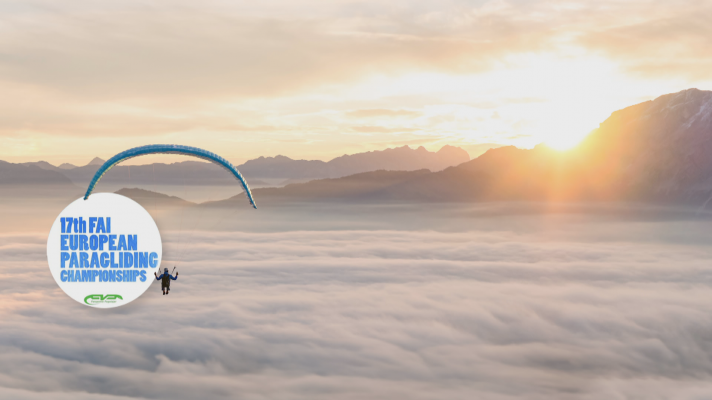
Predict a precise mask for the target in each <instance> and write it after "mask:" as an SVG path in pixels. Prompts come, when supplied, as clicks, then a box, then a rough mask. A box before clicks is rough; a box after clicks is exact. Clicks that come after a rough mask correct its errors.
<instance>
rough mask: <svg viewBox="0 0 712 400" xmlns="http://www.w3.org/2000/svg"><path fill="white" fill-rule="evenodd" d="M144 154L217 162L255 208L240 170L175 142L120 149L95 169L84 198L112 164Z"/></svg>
mask: <svg viewBox="0 0 712 400" xmlns="http://www.w3.org/2000/svg"><path fill="white" fill-rule="evenodd" d="M145 154H180V155H184V156H193V157H198V158H202V159H203V160H207V161H210V162H213V163H215V164H218V165H220V166H221V167H223V168H225V169H226V170H228V171H229V172H230V173H231V174H233V175H234V176H235V178H237V180H238V181H240V183H241V184H242V188H243V189H245V193H246V194H247V198H248V199H249V200H250V204H252V207H254V208H257V205H256V204H255V200H254V199H253V198H252V192H251V191H250V187H249V186H247V182H246V181H245V178H243V176H242V174H241V173H240V171H238V170H237V168H235V167H234V166H233V165H232V164H231V163H230V162H229V161H228V160H226V159H224V158H222V157H220V156H219V155H217V154H215V153H211V152H209V151H207V150H203V149H199V148H197V147H190V146H181V145H177V144H150V145H148V146H141V147H134V148H133V149H129V150H126V151H122V152H121V153H119V154H117V155H115V156H113V157H111V158H110V159H109V160H108V161H106V162H105V163H104V165H102V166H101V168H99V170H98V171H96V174H94V178H93V179H92V180H91V183H89V187H88V188H87V193H86V194H85V195H84V200H86V199H88V198H89V195H90V194H91V192H92V191H93V190H94V186H96V184H97V183H98V182H99V180H100V179H101V177H102V176H104V174H105V173H106V172H107V171H109V170H110V169H111V168H112V167H113V166H114V165H116V164H118V163H120V162H122V161H124V160H128V159H129V158H134V157H138V156H142V155H145Z"/></svg>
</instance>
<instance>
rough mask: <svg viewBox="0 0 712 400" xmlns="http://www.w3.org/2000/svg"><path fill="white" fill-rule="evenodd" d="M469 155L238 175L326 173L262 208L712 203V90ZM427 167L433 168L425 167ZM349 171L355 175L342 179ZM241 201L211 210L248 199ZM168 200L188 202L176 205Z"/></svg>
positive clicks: (272, 190) (193, 167) (390, 158)
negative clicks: (538, 140) (548, 142)
mask: <svg viewBox="0 0 712 400" xmlns="http://www.w3.org/2000/svg"><path fill="white" fill-rule="evenodd" d="M463 152H464V151H462V150H461V149H457V148H453V147H450V146H446V147H444V148H443V149H441V150H440V151H439V152H437V153H432V152H428V151H427V150H425V149H423V148H419V149H410V148H407V147H405V148H397V149H389V150H384V151H380V152H369V153H361V154H356V155H352V156H343V157H339V158H336V159H334V160H331V161H329V162H321V161H304V160H291V159H289V158H287V157H281V156H278V157H271V158H264V157H261V158H258V159H255V160H251V161H248V162H247V163H244V164H242V165H241V166H240V169H242V170H243V171H245V175H247V176H248V179H250V178H249V176H250V175H248V174H252V176H253V177H258V176H261V177H264V178H265V179H267V178H270V179H271V178H275V177H281V178H287V179H300V178H305V179H309V178H307V177H314V176H316V177H319V176H320V175H319V174H323V175H321V176H324V175H325V176H328V178H325V179H314V180H311V181H309V182H306V183H295V184H288V185H286V186H284V187H267V188H257V189H255V190H254V195H255V198H256V199H257V202H258V204H260V202H261V201H263V202H281V201H315V200H319V201H343V202H349V201H358V202H477V201H554V202H570V201H573V202H581V201H584V202H587V201H629V202H653V203H672V204H678V205H689V206H694V207H699V206H701V205H708V206H710V205H712V92H710V91H702V90H698V89H688V90H684V91H681V92H678V93H673V94H668V95H664V96H660V97H658V98H656V99H655V100H651V101H646V102H644V103H640V104H636V105H633V106H631V107H627V108H625V109H622V110H619V111H616V112H614V113H612V114H611V116H610V117H609V118H608V119H606V120H605V121H603V122H602V123H601V124H600V126H599V127H598V128H597V129H595V130H594V131H592V132H591V133H590V134H589V135H588V136H587V137H586V138H585V139H584V140H583V141H582V142H581V144H580V145H579V146H577V147H576V148H574V149H572V150H569V151H564V152H561V151H556V150H553V149H551V148H548V147H546V146H544V145H539V146H536V147H534V148H533V149H518V148H516V147H513V146H507V147H500V148H495V149H490V150H488V151H487V152H486V153H484V154H483V155H481V156H479V157H477V158H476V159H474V160H466V158H469V157H468V156H467V154H466V153H465V154H462V153H463ZM439 155H440V156H439ZM439 157H441V158H439ZM434 160H440V161H437V162H436V161H434ZM442 160H449V162H450V163H451V164H455V163H458V162H459V161H461V160H465V161H464V162H461V163H458V164H457V165H454V166H450V167H447V168H445V169H442V170H437V169H438V168H439V167H442V166H443V165H446V164H447V162H446V161H442ZM101 162H102V160H95V162H93V164H94V165H89V166H84V167H76V168H71V169H69V167H67V166H65V168H60V167H54V166H51V165H49V164H47V163H43V162H39V163H26V164H24V165H20V164H10V163H5V162H0V184H18V183H22V182H26V181H25V178H26V177H30V178H31V179H30V181H32V182H37V183H42V182H45V183H47V182H54V183H55V184H58V185H70V186H71V187H74V188H75V189H76V187H77V186H76V185H74V184H73V183H72V182H78V181H81V180H84V179H85V180H87V181H88V179H90V177H91V175H93V171H96V169H97V168H98V164H101ZM438 163H439V164H438ZM424 164H425V166H427V167H429V168H425V167H422V166H423V165H424ZM364 165H367V166H369V167H370V168H381V169H379V170H376V171H368V172H359V169H360V168H366V167H364ZM418 167H422V168H418ZM122 168H123V169H122ZM211 168H217V167H214V166H213V165H212V164H207V163H201V162H193V161H187V162H183V163H175V164H168V165H167V164H152V165H147V166H131V167H122V166H119V167H117V168H115V169H113V170H112V171H111V172H110V173H114V175H115V177H114V178H111V179H115V180H116V181H117V182H122V181H121V179H124V178H122V176H123V175H125V176H126V177H127V178H128V175H129V174H131V177H132V179H136V181H138V182H143V181H147V182H149V183H150V182H152V181H153V179H161V180H169V181H170V180H172V181H173V182H180V181H181V180H182V179H186V181H188V182H195V181H197V180H201V179H206V180H208V181H209V182H211V183H212V182H214V183H219V182H221V181H220V180H218V178H215V179H216V180H214V181H210V180H209V178H207V176H208V175H210V176H213V175H221V176H225V175H226V174H220V173H217V174H216V173H213V172H214V171H212V170H211ZM408 169H410V170H408ZM154 170H155V172H154ZM351 172H357V173H354V174H351V175H347V176H342V177H338V175H339V174H349V173H351ZM71 173H75V174H76V175H72V174H71ZM80 173H81V174H86V175H81V174H80ZM108 176H109V175H108V174H107V177H108ZM332 176H336V177H332ZM149 177H150V178H149ZM154 177H155V178H154ZM104 179H106V178H104ZM220 179H223V178H220ZM224 179H227V181H226V183H228V182H229V184H234V182H233V181H232V180H231V178H229V177H226V178H224ZM125 182H129V180H128V179H127V180H126V181H125ZM131 182H135V181H131ZM202 183H206V182H202ZM126 195H129V196H133V195H136V196H140V197H145V198H148V197H150V198H151V201H153V202H158V201H162V200H161V198H160V196H156V195H154V194H147V193H141V192H136V193H133V192H126ZM147 196H148V197H147ZM240 196H242V195H238V196H235V197H234V198H231V199H228V200H224V201H221V202H220V201H219V202H212V203H210V205H211V206H221V205H228V204H232V203H234V202H236V201H243V200H244V199H240ZM170 201H171V202H172V203H173V204H176V205H180V204H183V203H181V202H180V199H175V198H172V199H170ZM185 205H190V204H189V203H185Z"/></svg>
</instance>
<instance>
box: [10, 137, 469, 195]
mask: <svg viewBox="0 0 712 400" xmlns="http://www.w3.org/2000/svg"><path fill="white" fill-rule="evenodd" d="M469 160H470V156H469V154H468V153H467V152H466V151H465V150H463V149H461V148H459V147H453V146H444V147H442V148H441V149H440V150H439V151H437V152H431V151H428V150H426V149H425V148H424V147H422V146H421V147H419V148H417V149H411V148H410V147H408V146H403V147H398V148H393V149H385V150H381V151H370V152H366V153H357V154H352V155H343V156H341V157H337V158H335V159H333V160H331V161H328V162H324V161H318V160H293V159H291V158H289V157H285V156H276V157H259V158H257V159H254V160H250V161H247V162H246V163H244V164H241V165H238V166H237V168H238V170H239V171H240V172H241V173H242V174H243V176H245V178H246V179H247V181H248V183H249V184H250V185H251V186H253V187H260V186H270V183H268V182H265V181H263V180H262V179H268V180H272V181H278V182H285V181H307V180H312V179H320V178H338V177H343V176H347V175H352V174H355V173H359V172H366V171H375V170H379V169H386V170H398V171H400V170H402V171H409V170H418V169H424V168H425V169H430V170H432V171H439V170H442V169H444V168H446V167H449V166H453V165H457V164H460V163H463V162H466V161H469ZM103 163H104V160H102V159H100V158H94V159H93V160H92V161H91V162H90V163H89V164H87V165H84V166H81V167H76V166H73V165H71V164H62V165H60V166H59V167H56V166H54V165H52V164H49V163H47V162H45V161H39V162H28V163H23V164H16V165H20V166H25V167H32V168H31V169H29V170H27V173H28V174H29V175H28V176H26V177H25V178H23V177H22V176H23V175H22V172H23V170H22V168H20V167H17V166H16V167H14V169H13V172H12V174H13V179H15V180H18V181H23V180H24V181H25V182H29V181H31V180H32V179H35V178H34V177H35V175H36V174H37V172H36V171H37V169H42V170H46V171H51V172H53V173H54V174H50V173H47V174H45V175H46V176H45V177H43V178H42V179H50V180H51V177H52V176H55V177H56V176H57V173H59V174H61V175H63V176H64V177H66V178H68V179H69V180H70V181H71V182H73V183H74V184H76V185H78V186H80V187H85V186H86V185H88V184H89V181H90V180H91V178H92V177H93V176H94V174H95V173H96V171H97V169H98V168H99V167H100V166H101V165H102V164H103ZM6 164H9V163H6ZM2 168H3V167H2V166H0V179H1V177H2V174H3V172H2ZM33 171H34V172H33ZM33 174H34V175H33ZM58 179H59V178H58ZM1 183H2V181H1V180H0V184H1ZM156 183H160V184H162V185H214V186H222V185H235V180H234V178H233V177H232V176H231V175H230V174H226V173H225V171H223V170H222V168H221V167H219V166H217V165H215V164H212V163H208V162H200V161H183V162H178V163H172V164H163V163H155V164H148V165H133V166H127V165H117V166H115V167H113V168H112V169H110V170H109V172H107V173H106V175H105V176H104V177H103V178H102V180H101V184H104V185H107V184H108V185H112V186H116V185H118V186H134V185H135V186H152V185H154V184H156Z"/></svg>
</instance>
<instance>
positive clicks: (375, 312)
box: [0, 215, 712, 399]
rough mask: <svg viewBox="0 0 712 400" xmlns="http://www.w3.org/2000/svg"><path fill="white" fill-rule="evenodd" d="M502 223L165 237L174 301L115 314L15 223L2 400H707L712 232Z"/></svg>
mask: <svg viewBox="0 0 712 400" xmlns="http://www.w3.org/2000/svg"><path fill="white" fill-rule="evenodd" d="M459 218H467V217H466V216H465V215H460V216H459ZM487 219H489V220H490V221H489V222H487V221H486V220H487ZM492 219H493V218H492V217H489V218H485V219H476V218H471V222H472V224H473V226H479V225H480V224H481V225H482V226H483V227H487V228H484V229H480V228H477V229H473V228H471V229H469V230H467V231H464V232H437V231H430V230H410V229H402V230H401V229H391V230H371V229H363V230H357V231H349V230H326V231H323V230H321V231H310V230H303V231H290V232H270V233H245V232H225V233H209V232H195V233H192V234H188V233H185V232H172V233H169V234H166V235H164V238H165V239H167V241H168V242H167V243H166V250H167V252H166V257H167V258H168V259H176V260H180V261H179V266H178V268H179V270H180V272H181V275H180V278H179V280H178V281H176V282H175V283H174V286H173V293H172V294H171V295H170V296H168V297H163V296H161V295H160V291H159V288H158V286H153V287H151V288H150V289H149V291H148V293H146V294H145V295H144V296H143V297H142V298H140V299H139V300H137V301H135V302H134V303H132V304H130V305H128V306H125V307H121V308H118V309H114V310H95V309H90V308H88V307H83V306H80V305H78V304H75V303H74V302H73V301H72V300H70V299H69V298H68V297H66V296H65V295H64V294H63V293H61V291H60V290H59V289H58V288H57V287H56V285H55V283H54V282H53V281H52V279H51V277H50V274H48V273H47V271H46V268H47V267H46V261H45V259H44V257H45V256H44V254H45V240H46V238H45V237H44V236H43V235H31V234H28V235H17V234H15V235H13V234H5V235H3V236H0V259H2V260H3V262H2V266H1V269H0V276H2V279H0V304H1V306H0V320H2V321H3V323H2V325H0V354H2V357H1V358H2V360H3V361H2V363H0V395H1V396H2V397H12V398H27V399H33V398H40V397H41V398H47V396H50V397H52V398H97V397H96V395H97V394H101V395H103V396H104V397H101V398H106V399H118V398H127V397H130V398H160V399H162V398H166V399H168V398H170V399H193V398H206V397H209V398H244V399H262V398H292V399H334V398H338V399H357V398H358V399H361V398H382V399H392V398H409V399H433V398H449V399H472V398H482V399H513V398H527V399H552V398H554V399H599V398H661V399H662V398H666V399H667V398H675V399H697V398H702V397H701V396H703V395H704V394H705V393H709V390H711V389H712V386H711V385H710V383H709V378H710V375H712V361H711V360H712V358H711V357H710V354H712V336H710V332H712V317H710V315H712V313H711V311H712V306H711V305H710V304H712V301H711V300H712V292H710V290H709V286H710V279H711V278H710V277H712V267H710V265H711V264H710V258H712V254H711V253H710V252H709V249H708V246H707V244H706V243H707V239H706V238H707V236H709V234H708V233H706V228H707V227H706V223H703V222H694V221H657V222H655V221H645V220H630V221H618V222H615V221H610V222H607V221H605V220H602V219H601V218H600V217H595V218H588V217H587V218H581V217H580V216H575V215H573V216H567V217H562V218H549V219H544V220H536V221H538V222H542V221H544V222H545V224H539V223H533V220H532V219H531V218H529V217H526V216H519V217H514V218H512V217H502V218H494V220H495V221H492ZM536 221H534V222H536ZM491 226H499V229H490V228H489V227H491ZM683 231H684V232H683ZM607 233H610V234H607ZM676 233H679V234H676ZM695 238H697V239H695ZM166 262H167V263H168V262H170V261H166ZM62 396H64V397H62ZM82 396H83V397H82Z"/></svg>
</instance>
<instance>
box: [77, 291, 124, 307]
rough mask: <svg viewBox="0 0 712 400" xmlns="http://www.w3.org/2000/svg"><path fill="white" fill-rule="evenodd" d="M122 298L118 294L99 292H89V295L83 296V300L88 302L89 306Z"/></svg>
mask: <svg viewBox="0 0 712 400" xmlns="http://www.w3.org/2000/svg"><path fill="white" fill-rule="evenodd" d="M123 299H124V298H123V297H121V295H119V294H107V295H101V294H90V295H89V296H87V297H85V298H84V302H85V303H87V304H89V305H90V306H95V305H97V304H101V303H116V300H123Z"/></svg>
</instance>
